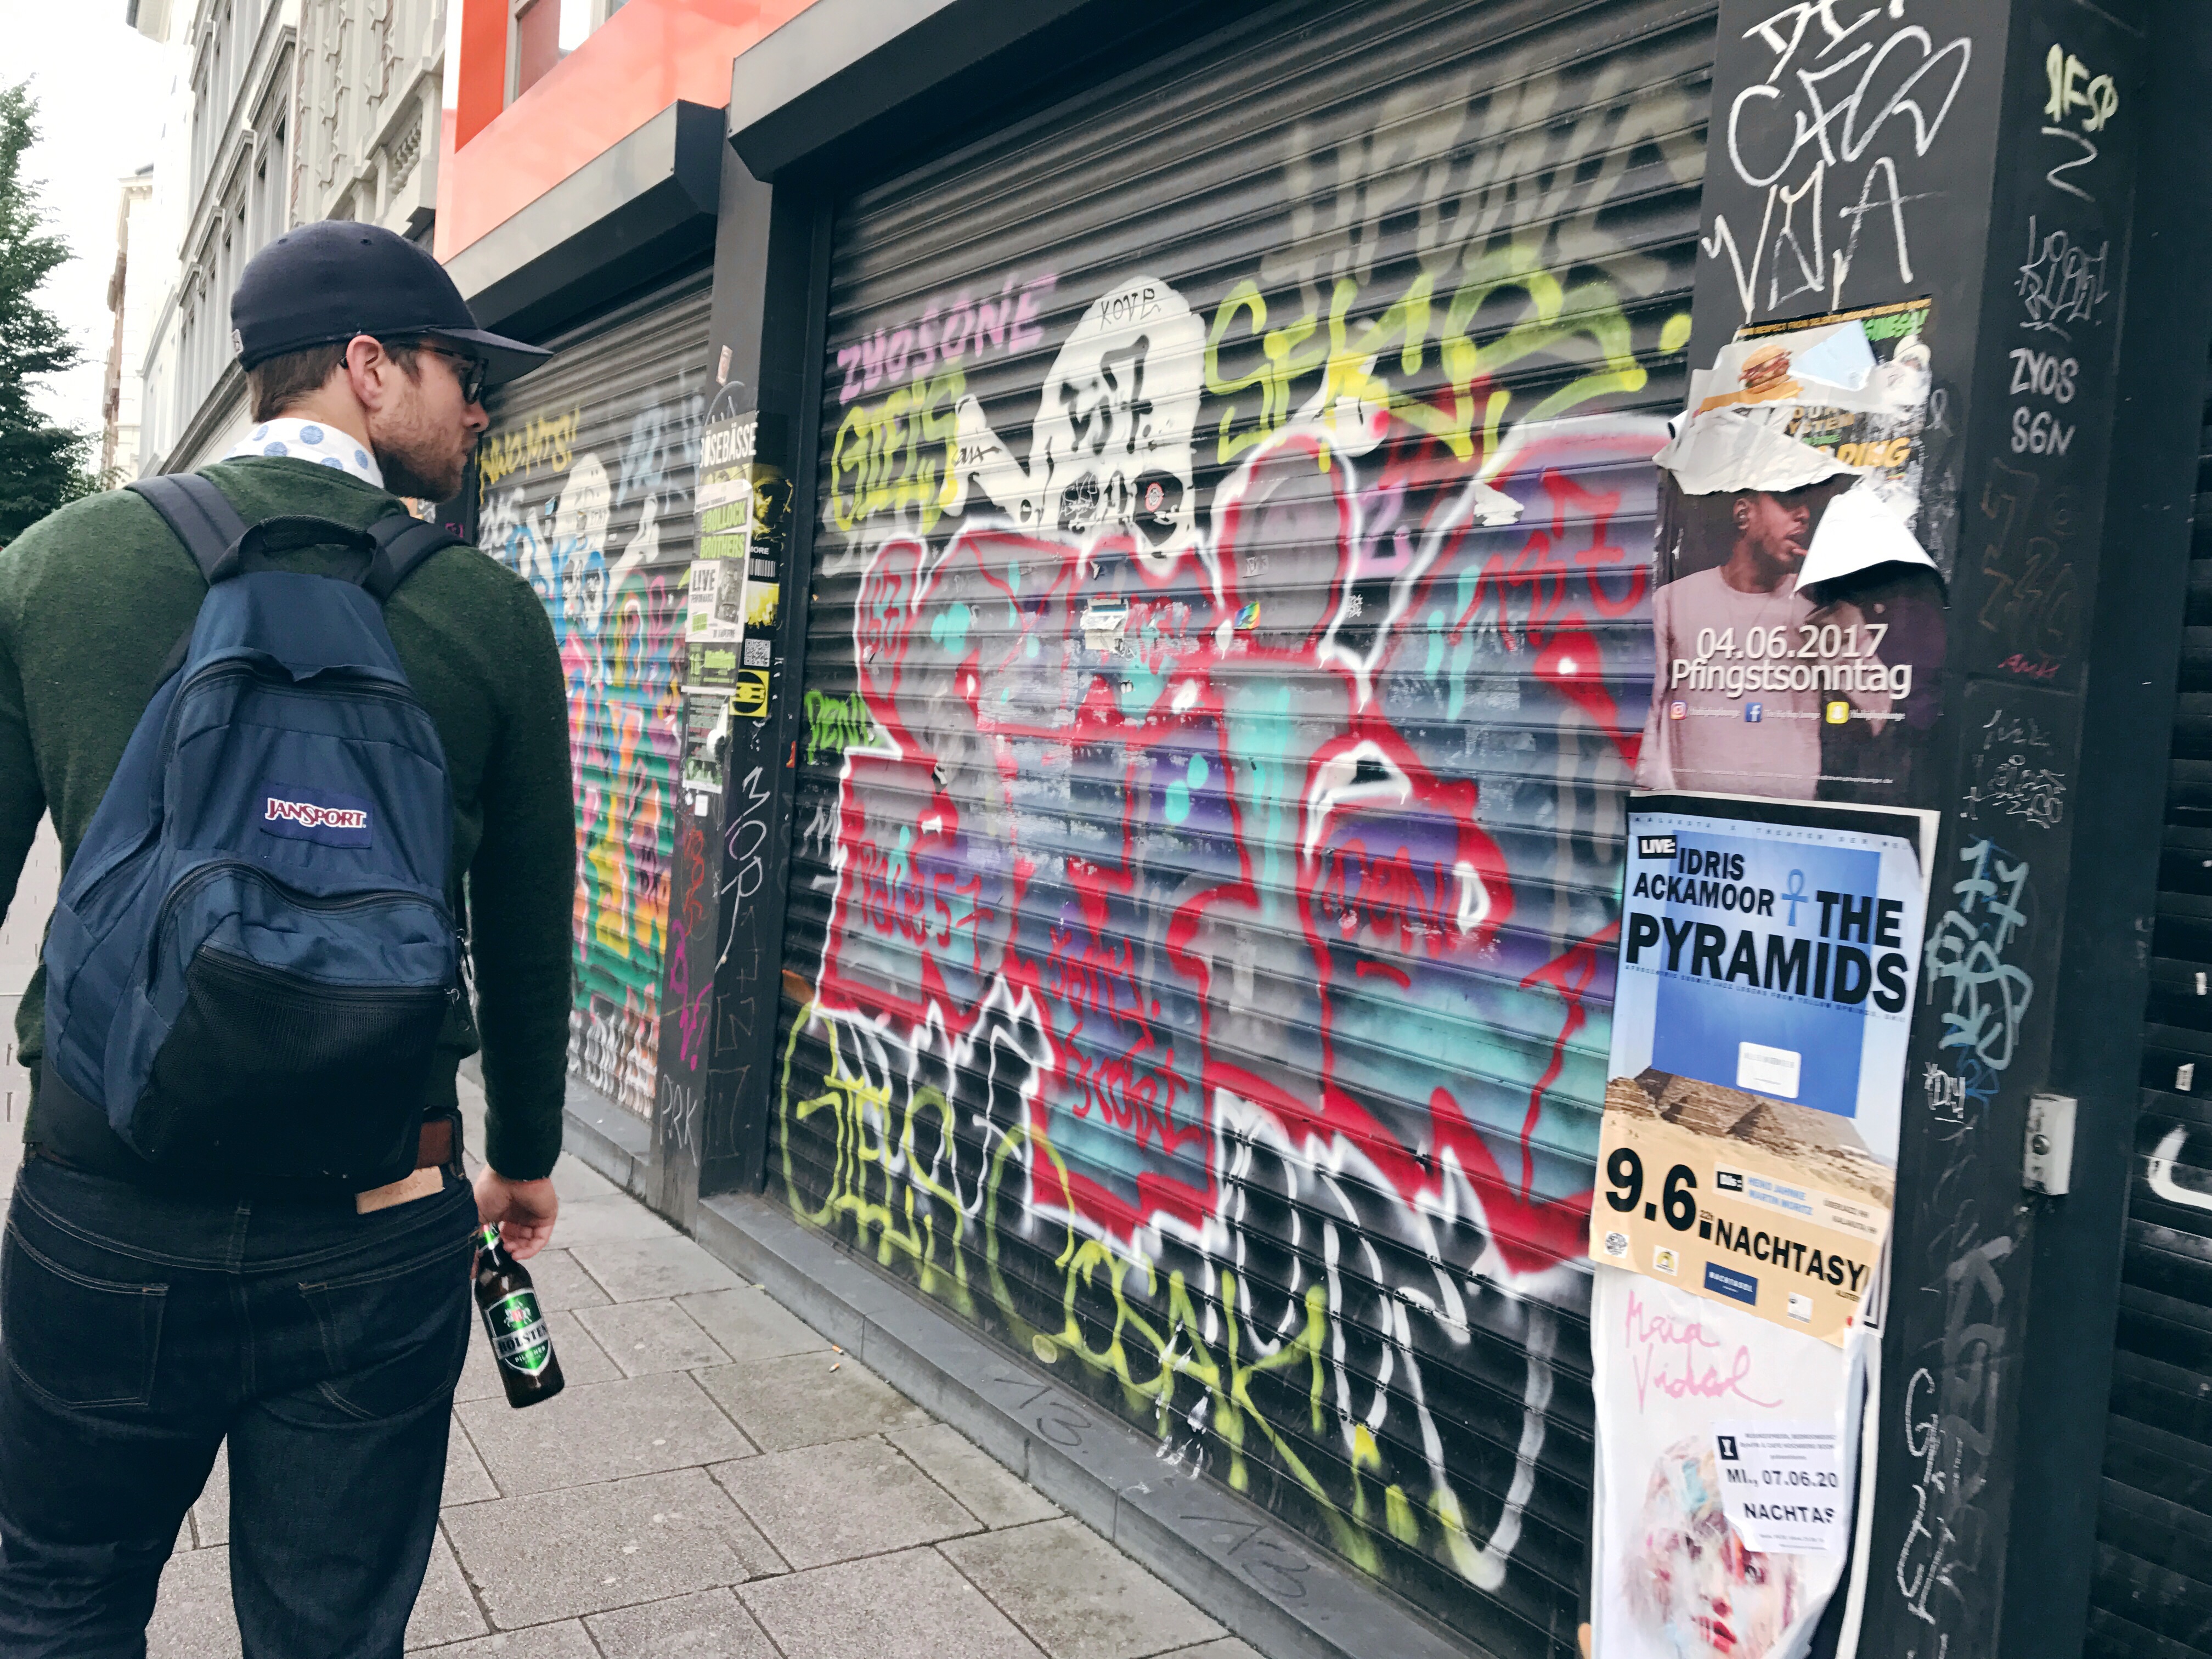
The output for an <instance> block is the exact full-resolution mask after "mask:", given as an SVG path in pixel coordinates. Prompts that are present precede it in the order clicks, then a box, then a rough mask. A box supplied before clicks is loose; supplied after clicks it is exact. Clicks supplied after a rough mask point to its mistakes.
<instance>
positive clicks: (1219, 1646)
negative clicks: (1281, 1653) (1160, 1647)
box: [1162, 1636, 1262, 1659]
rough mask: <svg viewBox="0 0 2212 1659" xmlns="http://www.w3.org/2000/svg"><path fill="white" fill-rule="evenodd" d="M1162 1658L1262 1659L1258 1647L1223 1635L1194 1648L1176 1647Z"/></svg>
mask: <svg viewBox="0 0 2212 1659" xmlns="http://www.w3.org/2000/svg"><path fill="white" fill-rule="evenodd" d="M1162 1659H1262V1656H1261V1652H1260V1650H1259V1649H1257V1648H1255V1647H1250V1646H1248V1645H1247V1644H1244V1643H1243V1642H1240V1641H1238V1640H1237V1638H1235V1637H1233V1636H1225V1637H1223V1638H1221V1639H1220V1640H1219V1641H1218V1642H1207V1643H1206V1644H1203V1645H1201V1646H1199V1647H1194V1648H1178V1649H1177V1650H1176V1651H1175V1652H1173V1653H1170V1654H1165V1655H1163V1656H1162Z"/></svg>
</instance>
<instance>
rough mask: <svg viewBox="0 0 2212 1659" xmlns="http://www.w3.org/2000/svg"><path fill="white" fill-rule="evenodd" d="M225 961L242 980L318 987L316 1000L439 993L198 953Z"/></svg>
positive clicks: (215, 951) (211, 948) (232, 954)
mask: <svg viewBox="0 0 2212 1659" xmlns="http://www.w3.org/2000/svg"><path fill="white" fill-rule="evenodd" d="M196 954H197V955H199V956H204V957H208V958H210V960H212V961H215V962H218V963H222V970H223V971H224V972H225V973H227V974H233V975H237V976H238V977H239V978H240V979H248V980H253V981H258V982H259V983H261V984H264V985H267V986H269V987H270V988H271V989H276V988H282V989H284V990H289V991H297V990H298V989H299V988H300V987H301V985H302V984H303V983H306V984H311V985H313V987H315V995H316V997H317V999H318V1000H320V1001H324V1002H353V1003H368V1004H372V1005H373V1004H380V1003H386V1002H394V1001H400V1000H406V999H409V998H413V999H415V1000H428V999H429V998H433V997H435V996H437V995H438V994H439V992H438V988H437V987H435V986H422V985H411V986H402V985H336V984H332V983H331V981H328V980H307V979H305V978H304V976H303V975H297V974H290V973H287V972H285V971H284V970H283V969H281V968H271V967H270V966H269V965H268V964H267V963H260V962H256V961H254V960H253V958H252V957H245V956H240V954H239V953H238V952H237V951H225V950H222V948H220V947H219V946H216V945H208V946H205V947H204V948H203V949H201V950H200V951H198V952H197V953H196Z"/></svg>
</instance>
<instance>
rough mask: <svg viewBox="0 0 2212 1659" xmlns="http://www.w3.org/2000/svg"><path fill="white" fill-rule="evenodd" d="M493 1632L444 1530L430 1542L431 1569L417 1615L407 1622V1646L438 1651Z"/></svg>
mask: <svg viewBox="0 0 2212 1659" xmlns="http://www.w3.org/2000/svg"><path fill="white" fill-rule="evenodd" d="M490 1628H491V1626H489V1625H487V1624H485V1623H484V1616H483V1611H482V1610H481V1609H480V1608H478V1607H477V1598H476V1597H475V1596H474V1595H472V1594H471V1593H470V1590H469V1586H468V1581H467V1580H466V1579H465V1578H463V1577H461V1564H460V1563H459V1561H457V1560H455V1559H453V1545H452V1544H451V1543H450V1542H448V1541H447V1538H446V1534H445V1530H444V1528H440V1529H439V1531H438V1533H437V1535H436V1536H435V1537H434V1538H433V1539H432V1540H431V1541H430V1565H429V1569H428V1571H426V1572H424V1573H423V1575H422V1594H421V1595H418V1596H416V1598H415V1613H414V1615H413V1617H411V1618H410V1619H409V1620H408V1621H407V1641H406V1645H407V1646H408V1647H409V1648H410V1649H414V1648H429V1647H436V1646H439V1645H440V1644H444V1643H450V1642H459V1641H462V1640H465V1638H469V1637H471V1636H482V1635H483V1634H485V1633H486V1632H488V1631H489V1629H490Z"/></svg>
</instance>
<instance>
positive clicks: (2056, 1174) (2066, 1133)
mask: <svg viewBox="0 0 2212 1659" xmlns="http://www.w3.org/2000/svg"><path fill="white" fill-rule="evenodd" d="M2074 1107H2075V1100H2074V1097H2073V1096H2071V1095H2032V1096H2030V1097H2028V1103H2027V1146H2025V1147H2023V1148H2022V1149H2021V1169H2020V1184H2021V1186H2023V1187H2025V1188H2027V1190H2028V1191H2030V1192H2031V1193H2041V1194H2045V1196H2046V1197H2050V1198H2059V1197H2063V1195H2064V1194H2065V1193H2066V1190H2067V1188H2069V1187H2070V1186H2071V1185H2072V1184H2073V1176H2074Z"/></svg>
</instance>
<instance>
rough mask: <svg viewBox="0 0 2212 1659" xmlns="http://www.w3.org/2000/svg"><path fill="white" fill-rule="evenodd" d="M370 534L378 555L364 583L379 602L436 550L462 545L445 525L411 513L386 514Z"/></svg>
mask: <svg viewBox="0 0 2212 1659" xmlns="http://www.w3.org/2000/svg"><path fill="white" fill-rule="evenodd" d="M368 534H369V538H370V539H371V540H372V541H374V543H375V544H376V558H375V560H374V562H373V563H371V564H370V566H369V568H368V575H367V576H365V577H364V578H362V584H361V585H362V586H363V587H365V588H367V589H368V591H369V592H370V594H371V595H372V596H373V597H374V599H375V600H376V602H377V603H378V604H379V605H382V604H383V603H384V602H385V601H386V600H387V599H390V598H391V597H392V592H393V590H394V589H396V588H397V587H398V586H399V584H400V583H402V582H404V581H405V580H407V579H408V577H410V576H411V575H413V574H415V571H416V568H417V567H418V566H420V565H421V564H422V562H423V561H424V560H425V559H427V558H428V557H429V556H431V555H432V554H433V553H435V552H437V551H438V550H440V549H441V548H447V547H459V546H460V545H461V544H462V543H461V538H459V536H456V535H454V534H453V532H451V531H450V530H447V528H446V527H445V526H443V525H435V524H425V523H423V522H422V520H420V519H418V518H416V516H415V515H414V514H413V513H386V515H385V516H384V517H383V518H381V519H379V520H377V521H376V522H375V523H374V524H373V525H371V526H369V527H368Z"/></svg>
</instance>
